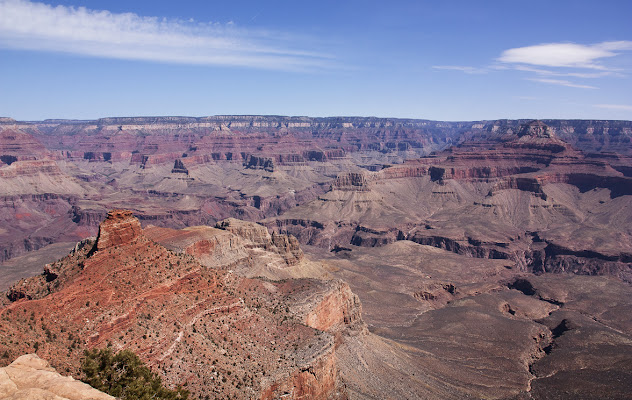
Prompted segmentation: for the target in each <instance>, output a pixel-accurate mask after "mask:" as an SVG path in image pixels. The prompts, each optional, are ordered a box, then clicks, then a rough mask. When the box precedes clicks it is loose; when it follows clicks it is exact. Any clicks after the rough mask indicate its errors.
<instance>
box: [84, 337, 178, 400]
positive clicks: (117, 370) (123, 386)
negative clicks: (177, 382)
mask: <svg viewBox="0 0 632 400" xmlns="http://www.w3.org/2000/svg"><path fill="white" fill-rule="evenodd" d="M81 369H82V372H83V377H82V380H83V381H84V382H86V383H87V384H89V385H91V386H92V387H94V388H96V389H99V390H101V391H103V392H106V393H108V394H110V395H112V396H115V397H117V398H120V399H121V400H150V399H156V400H185V399H188V398H189V392H188V391H187V390H184V389H182V388H181V387H178V388H176V389H175V390H171V389H168V388H166V387H164V386H163V384H162V379H161V378H160V376H158V375H157V374H155V373H154V372H152V371H151V370H150V369H149V368H148V367H147V366H146V365H145V364H144V363H143V362H142V361H141V360H140V359H139V358H138V356H137V355H136V354H134V353H133V352H132V351H130V350H122V351H120V352H118V353H116V354H114V352H113V351H112V350H111V349H109V348H105V349H94V350H90V351H86V352H85V359H84V360H83V362H82V364H81Z"/></svg>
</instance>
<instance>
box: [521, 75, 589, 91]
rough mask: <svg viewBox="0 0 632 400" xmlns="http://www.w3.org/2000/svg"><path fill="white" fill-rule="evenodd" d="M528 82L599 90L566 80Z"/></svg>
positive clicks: (541, 79) (530, 79)
mask: <svg viewBox="0 0 632 400" xmlns="http://www.w3.org/2000/svg"><path fill="white" fill-rule="evenodd" d="M527 80H529V81H533V82H541V83H548V84H551V85H558V86H566V87H572V88H579V89H599V88H598V87H595V86H590V85H580V84H579V83H573V82H571V81H567V80H564V79H546V78H527Z"/></svg>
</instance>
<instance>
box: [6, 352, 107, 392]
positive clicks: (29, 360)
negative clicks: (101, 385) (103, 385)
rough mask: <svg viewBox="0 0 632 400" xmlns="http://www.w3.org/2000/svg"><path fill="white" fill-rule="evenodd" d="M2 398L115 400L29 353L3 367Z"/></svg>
mask: <svg viewBox="0 0 632 400" xmlns="http://www.w3.org/2000/svg"><path fill="white" fill-rule="evenodd" d="M0 399H6V400H18V399H25V400H26V399H28V400H114V397H112V396H110V395H108V394H106V393H103V392H101V391H99V390H96V389H94V388H93V387H91V386H90V385H88V384H85V383H83V382H81V381H77V380H74V379H73V378H72V377H70V376H62V375H60V374H59V373H58V372H57V371H55V369H54V368H52V367H51V366H50V364H49V363H48V362H46V361H45V360H42V359H41V358H39V357H38V356H37V355H36V354H26V355H23V356H20V357H18V358H17V359H16V360H15V361H13V362H12V363H11V364H9V365H8V366H6V367H4V368H0Z"/></svg>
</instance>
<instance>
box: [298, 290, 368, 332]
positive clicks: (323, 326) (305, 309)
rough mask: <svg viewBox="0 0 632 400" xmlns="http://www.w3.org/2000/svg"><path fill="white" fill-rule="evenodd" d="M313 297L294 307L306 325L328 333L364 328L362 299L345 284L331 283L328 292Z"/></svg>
mask: <svg viewBox="0 0 632 400" xmlns="http://www.w3.org/2000/svg"><path fill="white" fill-rule="evenodd" d="M313 296H314V297H311V298H308V299H305V300H303V301H302V302H301V303H299V304H298V305H295V306H294V309H295V310H297V311H298V310H300V311H299V314H301V315H303V319H304V323H305V325H307V326H310V327H312V328H315V329H318V330H321V331H328V332H334V331H340V330H349V329H350V328H354V329H361V328H363V327H364V322H363V321H362V305H361V304H360V299H359V298H358V296H356V295H355V294H354V293H353V292H352V291H351V288H349V285H348V284H346V283H345V282H342V281H339V280H336V281H331V282H330V283H329V285H328V286H327V290H325V291H323V292H321V293H317V294H315V295H313Z"/></svg>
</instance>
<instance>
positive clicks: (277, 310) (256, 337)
mask: <svg viewBox="0 0 632 400" xmlns="http://www.w3.org/2000/svg"><path fill="white" fill-rule="evenodd" d="M10 298H11V299H12V300H14V302H12V303H10V304H7V305H6V306H5V307H3V308H2V309H0V338H1V339H0V352H4V351H6V352H7V354H8V355H9V356H10V358H11V357H14V356H16V355H17V354H22V353H26V352H35V351H36V352H37V353H38V355H39V356H40V357H42V358H45V359H47V360H50V361H51V364H53V365H54V366H55V367H56V368H57V369H58V370H65V371H69V372H71V373H73V374H77V368H78V365H79V361H80V358H81V354H82V351H83V349H85V348H94V347H104V346H112V347H113V348H114V349H116V350H119V349H131V350H133V351H134V352H136V353H138V354H139V356H140V357H141V358H142V359H143V360H144V361H145V362H147V363H148V364H149V365H150V366H151V367H152V368H153V369H154V370H156V371H158V372H160V373H161V374H162V375H163V377H164V378H165V380H166V382H167V383H168V384H170V385H175V384H184V385H186V387H187V388H188V389H190V390H191V391H192V392H193V393H194V394H195V395H197V396H199V397H200V398H205V396H207V395H208V396H210V397H211V398H222V397H225V398H276V397H278V396H280V395H283V394H288V395H289V398H305V397H308V398H315V399H319V398H320V399H325V398H330V397H335V396H337V395H336V393H338V390H339V387H338V380H337V367H336V359H335V346H334V336H333V334H334V332H337V331H338V330H339V329H347V328H345V327H349V326H352V325H354V324H358V323H359V311H358V310H359V304H358V302H357V298H355V297H354V296H353V294H351V292H350V291H349V288H348V286H346V285H343V284H340V283H337V282H336V281H329V282H326V281H319V280H310V279H302V280H301V279H299V280H289V281H285V282H271V281H267V280H258V279H246V278H242V277H240V276H238V275H236V274H234V273H232V272H230V271H227V270H225V269H221V268H219V269H218V268H212V267H205V266H202V265H201V264H200V263H199V262H198V261H197V260H196V259H195V258H194V257H193V256H190V255H187V254H184V253H176V252H174V251H171V250H168V249H166V248H165V247H163V246H160V245H158V244H156V243H155V242H153V241H151V240H149V239H148V238H147V237H145V236H144V235H143V234H142V232H141V229H140V224H139V222H138V220H137V219H135V218H133V217H132V216H131V213H130V212H128V211H112V212H110V213H109V214H108V218H107V219H106V220H105V221H104V222H103V223H102V224H101V227H100V231H99V237H98V239H97V241H96V243H95V244H94V245H92V246H91V245H89V244H88V245H85V246H83V248H77V250H76V251H75V252H73V253H71V254H70V255H69V256H67V257H66V258H64V259H62V260H60V261H59V262H57V263H55V264H53V265H51V266H49V267H48V268H47V270H46V273H45V274H44V275H42V276H40V277H35V278H31V279H29V280H26V281H22V282H20V283H18V284H17V285H16V286H15V287H14V288H12V289H11V291H10ZM290 299H292V300H290ZM354 299H355V300H354Z"/></svg>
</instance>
